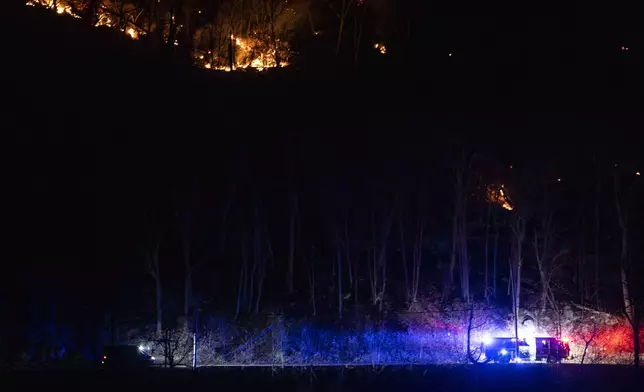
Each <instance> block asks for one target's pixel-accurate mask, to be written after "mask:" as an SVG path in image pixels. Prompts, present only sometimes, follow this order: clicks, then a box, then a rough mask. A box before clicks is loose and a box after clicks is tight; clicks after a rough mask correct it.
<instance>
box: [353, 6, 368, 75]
mask: <svg viewBox="0 0 644 392" xmlns="http://www.w3.org/2000/svg"><path fill="white" fill-rule="evenodd" d="M367 8H368V7H367V3H366V2H365V1H358V2H357V6H356V9H355V11H354V13H353V65H354V66H357V65H358V60H359V58H360V47H361V46H362V33H363V31H364V25H365V21H366V19H367Z"/></svg>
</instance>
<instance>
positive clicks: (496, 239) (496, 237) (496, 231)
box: [492, 214, 499, 298]
mask: <svg viewBox="0 0 644 392" xmlns="http://www.w3.org/2000/svg"><path fill="white" fill-rule="evenodd" d="M498 251H499V226H498V224H497V221H496V214H494V253H493V255H492V296H493V297H494V298H496V256H497V255H498Z"/></svg>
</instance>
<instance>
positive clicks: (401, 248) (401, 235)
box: [398, 218, 412, 308]
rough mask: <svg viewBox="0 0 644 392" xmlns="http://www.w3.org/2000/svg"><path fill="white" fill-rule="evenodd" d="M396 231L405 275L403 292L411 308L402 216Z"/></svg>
mask: <svg viewBox="0 0 644 392" xmlns="http://www.w3.org/2000/svg"><path fill="white" fill-rule="evenodd" d="M398 231H399V232H400V258H401V260H402V265H403V274H404V275H405V294H406V297H405V299H406V301H407V307H408V308H411V291H412V290H411V285H410V284H409V272H408V271H407V247H406V246H405V233H404V228H403V221H402V218H401V219H400V221H399V227H398Z"/></svg>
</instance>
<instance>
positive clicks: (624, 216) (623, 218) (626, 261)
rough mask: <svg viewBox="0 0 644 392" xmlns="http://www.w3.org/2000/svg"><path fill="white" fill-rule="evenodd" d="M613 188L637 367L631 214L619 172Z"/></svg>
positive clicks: (615, 175)
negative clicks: (630, 255)
mask: <svg viewBox="0 0 644 392" xmlns="http://www.w3.org/2000/svg"><path fill="white" fill-rule="evenodd" d="M613 190H614V195H615V208H616V210H617V218H618V223H619V227H620V229H621V232H622V233H621V234H622V241H621V252H620V263H619V264H620V265H619V270H620V276H621V284H622V299H623V301H624V314H625V315H626V318H627V319H628V322H629V323H630V324H631V327H632V329H633V348H634V354H635V361H634V365H635V367H636V368H638V367H639V365H640V338H639V318H638V315H637V312H636V310H637V308H636V303H635V301H634V300H633V298H632V293H631V288H630V279H629V272H630V269H631V263H630V258H629V245H630V244H629V220H628V218H629V216H628V207H627V205H626V203H625V202H624V200H623V199H622V198H623V196H622V195H621V194H620V190H621V189H620V184H619V180H618V178H617V172H615V173H614V174H613ZM629 191H632V188H631V189H629Z"/></svg>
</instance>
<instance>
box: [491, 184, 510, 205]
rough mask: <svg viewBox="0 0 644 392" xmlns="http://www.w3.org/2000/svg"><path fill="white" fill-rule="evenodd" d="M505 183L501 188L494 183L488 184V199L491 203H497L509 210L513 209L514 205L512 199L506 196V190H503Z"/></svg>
mask: <svg viewBox="0 0 644 392" xmlns="http://www.w3.org/2000/svg"><path fill="white" fill-rule="evenodd" d="M503 188H504V187H503V185H501V188H499V189H497V188H496V187H494V186H493V185H488V187H487V200H488V202H490V203H493V204H497V205H499V206H501V207H503V208H505V209H506V210H508V211H512V210H513V209H514V206H513V205H512V201H511V200H510V198H509V197H508V196H506V194H505V191H504V190H503Z"/></svg>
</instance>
